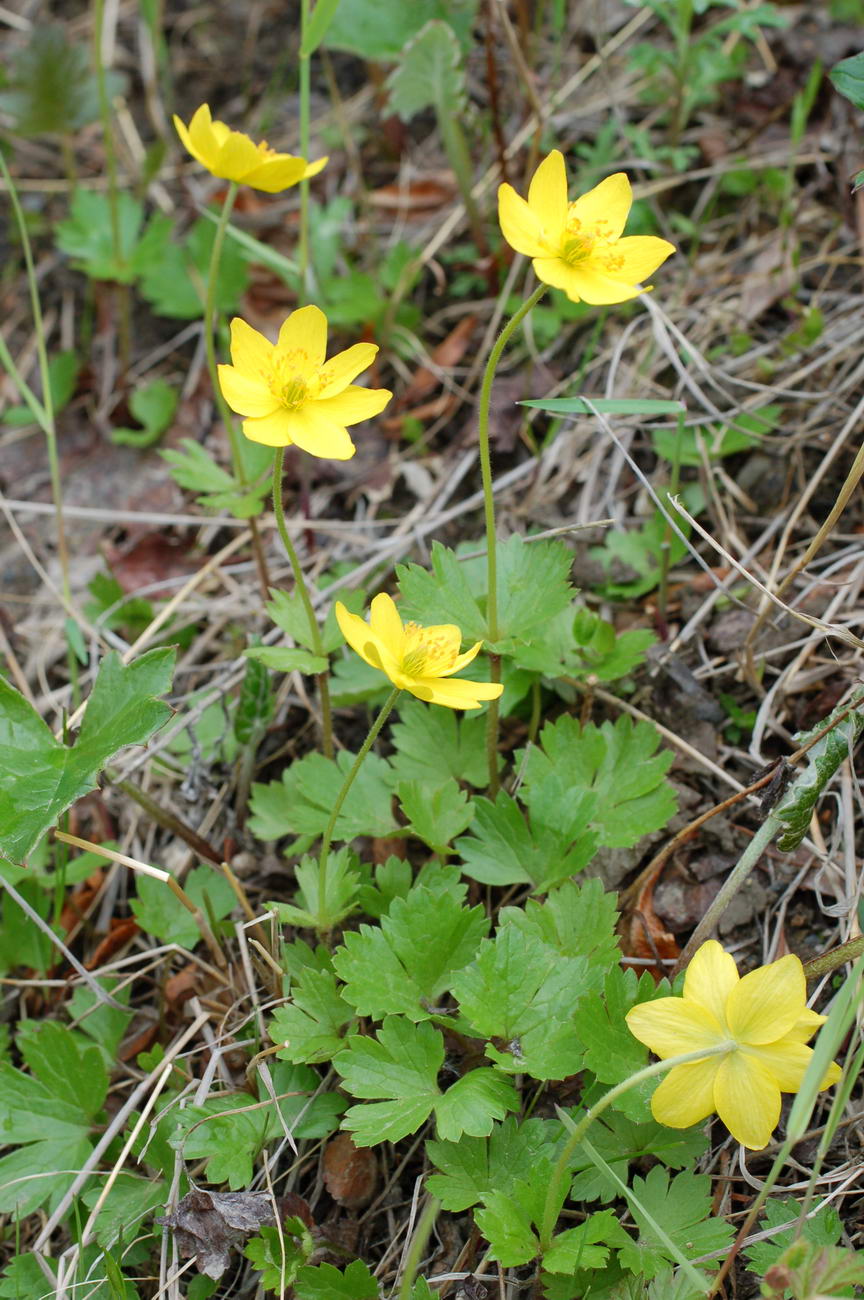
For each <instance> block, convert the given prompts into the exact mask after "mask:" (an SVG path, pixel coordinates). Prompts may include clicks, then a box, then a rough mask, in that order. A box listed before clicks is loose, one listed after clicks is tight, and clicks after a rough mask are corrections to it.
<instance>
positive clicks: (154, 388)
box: [111, 379, 180, 447]
mask: <svg viewBox="0 0 864 1300" xmlns="http://www.w3.org/2000/svg"><path fill="white" fill-rule="evenodd" d="M179 396H180V395H179V393H178V392H177V390H176V389H175V388H172V387H171V385H170V384H168V383H166V382H165V380H164V379H154V380H153V382H152V383H150V384H146V385H145V386H144V387H143V388H136V389H135V392H134V393H133V394H132V396H131V397H130V399H129V410H130V411H131V412H132V414H133V415H134V416H135V419H136V420H137V421H138V423H139V424H140V425H141V428H140V429H112V430H111V441H112V442H113V443H116V444H118V445H119V446H126V447H152V446H153V444H154V442H158V441H159V439H160V438H161V437H162V434H163V433H164V432H165V430H166V429H167V428H168V426H169V425H170V423H171V421H172V420H173V419H174V412H175V411H176V410H177V402H178V399H179Z"/></svg>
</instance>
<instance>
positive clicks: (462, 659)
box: [442, 632, 483, 677]
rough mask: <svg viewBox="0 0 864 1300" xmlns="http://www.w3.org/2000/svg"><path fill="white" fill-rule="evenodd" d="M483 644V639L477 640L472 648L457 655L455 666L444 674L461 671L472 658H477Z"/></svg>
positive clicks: (460, 636)
mask: <svg viewBox="0 0 864 1300" xmlns="http://www.w3.org/2000/svg"><path fill="white" fill-rule="evenodd" d="M459 639H460V641H461V639H462V634H461V632H460V634H459ZM482 644H483V642H482V641H475V642H474V644H473V645H472V647H471V649H470V650H466V651H465V653H464V654H461V655H457V656H456V658H455V660H454V661H453V667H452V668H449V669H448V670H447V672H446V673H443V674H442V676H444V677H450V676H451V675H452V674H453V673H458V672H461V671H462V669H463V668H464V667H466V665H467V664H470V663H471V660H472V659H476V658H477V655H478V652H479V650H480V647H481V645H482Z"/></svg>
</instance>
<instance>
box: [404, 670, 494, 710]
mask: <svg viewBox="0 0 864 1300" xmlns="http://www.w3.org/2000/svg"><path fill="white" fill-rule="evenodd" d="M503 689H504V687H503V686H502V685H501V683H500V682H467V681H463V680H460V679H458V678H453V677H446V678H441V677H420V678H411V679H410V681H409V683H408V690H409V691H411V693H412V695H416V696H417V697H418V699H421V700H428V701H429V703H430V704H441V705H443V706H444V707H445V708H447V709H479V708H480V704H481V702H482V701H484V700H497V699H498V697H499V695H500V694H501V692H502V691H503Z"/></svg>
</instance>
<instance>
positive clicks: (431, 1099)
mask: <svg viewBox="0 0 864 1300" xmlns="http://www.w3.org/2000/svg"><path fill="white" fill-rule="evenodd" d="M443 1063H444V1040H443V1038H442V1036H441V1034H440V1033H439V1031H438V1030H437V1029H433V1027H432V1025H430V1024H429V1023H428V1021H426V1022H423V1023H421V1024H419V1025H412V1024H411V1023H410V1022H409V1021H408V1020H405V1019H404V1018H403V1017H402V1016H388V1018H387V1019H386V1020H385V1021H384V1023H383V1024H382V1026H381V1028H380V1029H379V1030H378V1034H377V1037H375V1038H367V1037H361V1036H360V1035H354V1036H353V1037H351V1038H349V1039H348V1044H347V1048H346V1050H345V1051H344V1052H340V1053H339V1055H338V1056H337V1057H335V1058H334V1060H333V1065H334V1066H335V1068H336V1071H337V1073H338V1074H340V1075H341V1076H342V1079H343V1080H344V1085H345V1089H346V1091H347V1092H349V1093H350V1094H351V1095H352V1096H354V1097H369V1098H381V1097H383V1098H387V1100H386V1101H375V1102H374V1103H373V1104H372V1105H368V1106H351V1107H350V1108H349V1109H348V1110H347V1111H346V1113H345V1119H344V1121H343V1127H344V1128H347V1129H348V1130H349V1131H350V1132H352V1133H353V1134H354V1141H355V1142H356V1143H357V1145H358V1146H361V1147H369V1146H376V1145H377V1144H378V1143H379V1142H388V1141H389V1142H398V1141H399V1139H400V1138H403V1137H407V1136H408V1134H409V1133H414V1132H416V1130H417V1129H418V1128H420V1126H421V1125H422V1124H424V1123H425V1122H426V1120H427V1119H428V1118H429V1116H430V1115H431V1114H432V1111H433V1109H434V1107H435V1103H436V1101H437V1100H438V1098H439V1097H440V1096H441V1093H440V1090H439V1088H438V1083H437V1078H438V1071H439V1070H440V1069H441V1066H442V1065H443Z"/></svg>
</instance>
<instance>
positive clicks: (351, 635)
mask: <svg viewBox="0 0 864 1300" xmlns="http://www.w3.org/2000/svg"><path fill="white" fill-rule="evenodd" d="M334 612H335V614H336V622H337V623H338V624H339V631H340V632H341V633H342V635H343V636H344V638H345V640H346V641H347V642H348V644H349V645H350V647H351V649H352V650H353V651H354V652H355V654H358V655H359V656H360V658H361V659H362V660H363V661H364V663H367V664H369V666H370V667H371V668H377V669H378V670H379V671H380V672H383V671H384V669H383V666H382V665H383V659H382V654H381V651H382V649H383V647H382V645H381V643H380V642H379V640H378V638H377V637H376V635H375V633H374V632H373V631H372V629H371V628H370V626H369V624H368V623H366V622H364V620H363V619H362V618H360V616H359V615H358V614H352V613H351V611H350V610H348V609H346V608H345V606H344V605H343V604H342V601H341V600H337V601H336V604H335V606H334Z"/></svg>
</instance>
